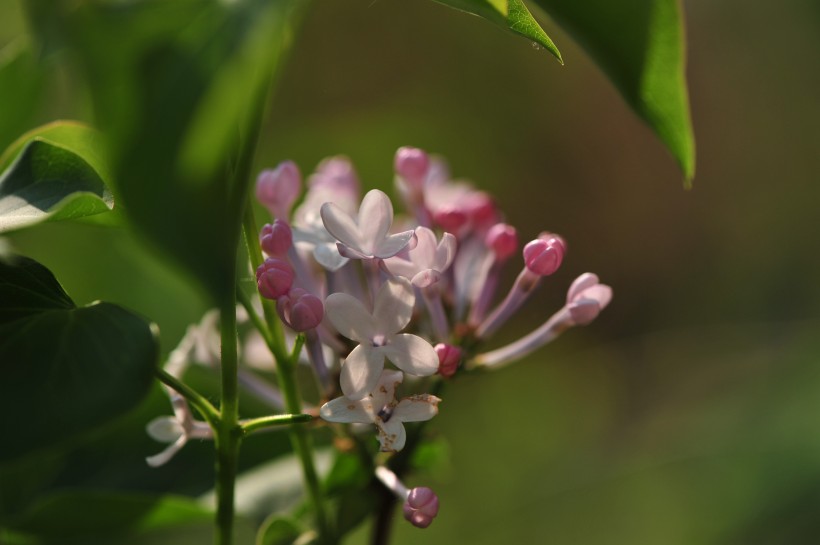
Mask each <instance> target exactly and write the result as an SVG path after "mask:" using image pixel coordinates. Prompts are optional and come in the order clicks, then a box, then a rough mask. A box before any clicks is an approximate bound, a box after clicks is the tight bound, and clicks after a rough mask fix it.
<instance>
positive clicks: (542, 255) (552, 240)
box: [524, 233, 566, 276]
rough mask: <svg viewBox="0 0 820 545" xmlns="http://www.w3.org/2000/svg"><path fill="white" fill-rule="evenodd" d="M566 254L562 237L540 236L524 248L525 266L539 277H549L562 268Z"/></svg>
mask: <svg viewBox="0 0 820 545" xmlns="http://www.w3.org/2000/svg"><path fill="white" fill-rule="evenodd" d="M543 235H546V233H544V234H543ZM565 252H566V245H565V244H564V241H563V239H562V238H561V237H559V236H557V235H549V236H545V237H544V238H541V236H539V238H537V239H535V240H533V241H530V242H528V243H527V245H526V246H524V264H525V265H526V267H527V269H529V270H530V271H531V272H533V273H535V274H537V275H539V276H549V275H551V274H553V273H554V272H555V271H557V270H558V267H560V266H561V262H562V261H563V260H564V253H565Z"/></svg>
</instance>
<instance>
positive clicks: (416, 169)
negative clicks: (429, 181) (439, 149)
mask: <svg viewBox="0 0 820 545" xmlns="http://www.w3.org/2000/svg"><path fill="white" fill-rule="evenodd" d="M393 164H394V166H395V169H396V174H398V175H399V176H401V177H402V178H404V180H405V182H407V184H408V185H410V186H411V187H414V188H417V189H420V188H421V186H422V185H423V183H424V179H425V178H426V177H427V173H428V172H429V170H430V158H429V157H428V156H427V153H426V152H425V151H424V150H420V149H418V148H411V147H403V148H399V150H398V151H397V152H396V158H395V161H394V163H393Z"/></svg>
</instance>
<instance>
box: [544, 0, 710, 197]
mask: <svg viewBox="0 0 820 545" xmlns="http://www.w3.org/2000/svg"><path fill="white" fill-rule="evenodd" d="M533 2H534V3H535V4H537V5H538V6H539V7H541V8H543V10H544V11H545V12H547V13H548V14H549V15H550V17H552V18H554V19H555V21H556V22H557V23H558V24H560V25H561V26H562V27H564V28H566V29H567V31H569V32H570V34H572V35H573V36H574V37H575V39H577V40H578V42H579V43H580V44H581V45H582V46H583V47H584V48H585V49H586V50H587V51H588V52H589V54H590V55H591V56H592V57H593V59H595V61H596V62H597V63H598V64H599V65H600V67H601V68H602V69H603V70H604V72H605V73H606V74H607V76H609V78H610V79H611V80H612V82H613V83H614V84H615V86H616V87H617V88H618V90H619V91H620V92H621V95H622V96H623V97H624V100H626V102H627V103H628V104H629V105H630V106H631V107H632V109H633V110H635V112H636V113H637V114H638V115H639V116H640V117H641V118H642V119H643V120H644V121H646V122H647V123H648V124H649V126H650V127H652V129H653V130H654V131H655V133H656V134H657V135H658V137H659V138H660V139H661V141H663V143H664V144H665V145H666V147H667V148H668V149H669V151H671V152H672V155H673V156H674V157H675V159H676V160H677V162H678V165H679V166H680V169H681V171H682V172H683V175H684V178H685V181H686V182H687V183H689V182H690V181H691V179H692V177H693V176H694V175H695V145H694V138H693V136H692V125H691V120H690V115H689V98H688V93H687V91H686V75H685V68H686V61H685V50H684V47H685V44H684V31H683V15H682V13H681V8H680V2H678V0H626V1H620V2H612V1H610V0H586V1H584V2H573V1H570V0H533Z"/></svg>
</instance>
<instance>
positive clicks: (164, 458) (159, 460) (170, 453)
mask: <svg viewBox="0 0 820 545" xmlns="http://www.w3.org/2000/svg"><path fill="white" fill-rule="evenodd" d="M187 442H188V437H186V436H185V435H180V436H179V439H177V440H176V441H175V442H173V443H171V444H170V445H168V448H166V449H165V450H163V451H162V452H160V453H159V454H154V455H153V456H148V457H146V458H145V461H146V462H148V465H149V466H151V467H159V466H161V465H163V464H167V463H168V461H169V460H170V459H171V458H173V457H174V455H175V454H176V453H177V452H179V451H180V449H182V447H184V446H185V443H187Z"/></svg>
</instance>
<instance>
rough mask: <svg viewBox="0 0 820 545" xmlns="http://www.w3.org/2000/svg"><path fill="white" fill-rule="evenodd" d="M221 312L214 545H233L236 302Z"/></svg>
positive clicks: (236, 438)
mask: <svg viewBox="0 0 820 545" xmlns="http://www.w3.org/2000/svg"><path fill="white" fill-rule="evenodd" d="M228 299H229V301H226V302H225V303H223V304H222V306H221V308H220V331H221V336H222V369H221V371H222V401H221V404H220V416H221V418H220V420H219V426H218V427H217V429H216V437H215V441H216V496H217V508H216V525H217V535H216V543H217V545H232V543H233V519H234V489H235V484H236V472H237V465H238V461H239V443H240V440H241V435H239V434H237V433H236V430H237V429H238V428H239V380H238V378H237V375H238V363H239V362H238V361H237V355H236V351H237V345H236V302H235V300H234V298H233V297H229V298H228Z"/></svg>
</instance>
